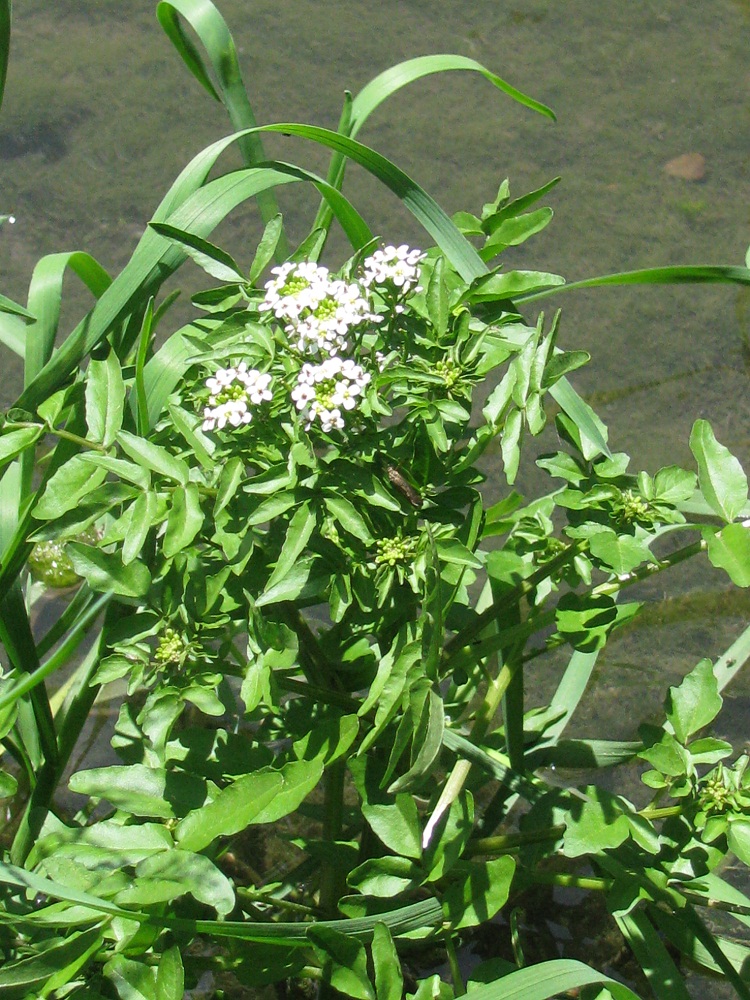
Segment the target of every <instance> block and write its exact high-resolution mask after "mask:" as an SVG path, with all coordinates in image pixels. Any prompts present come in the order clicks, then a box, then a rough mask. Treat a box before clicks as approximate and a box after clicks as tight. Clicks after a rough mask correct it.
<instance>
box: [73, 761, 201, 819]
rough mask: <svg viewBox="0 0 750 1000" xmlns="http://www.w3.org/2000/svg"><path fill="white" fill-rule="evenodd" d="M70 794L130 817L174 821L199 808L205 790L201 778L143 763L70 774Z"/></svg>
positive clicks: (96, 768) (98, 768)
mask: <svg viewBox="0 0 750 1000" xmlns="http://www.w3.org/2000/svg"><path fill="white" fill-rule="evenodd" d="M68 786H69V788H70V790H71V791H72V792H78V793H79V794H81V795H90V796H92V797H94V798H101V799H107V801H108V802H111V803H112V805H114V806H116V807H117V808H118V809H123V810H125V811H126V812H129V813H132V814H133V815H134V816H157V817H160V818H162V819H174V818H175V817H177V816H184V815H185V814H186V813H188V812H189V810H191V809H195V807H196V806H200V805H202V803H203V802H204V801H205V799H206V794H207V788H206V783H205V781H204V780H203V779H202V778H198V777H197V776H195V775H192V774H187V773H185V772H179V771H166V770H165V769H164V768H160V767H146V766H145V765H144V764H129V765H126V766H123V765H113V766H111V767H95V768H91V769H90V770H88V771H77V772H76V773H75V774H73V775H71V777H70V781H69V782H68Z"/></svg>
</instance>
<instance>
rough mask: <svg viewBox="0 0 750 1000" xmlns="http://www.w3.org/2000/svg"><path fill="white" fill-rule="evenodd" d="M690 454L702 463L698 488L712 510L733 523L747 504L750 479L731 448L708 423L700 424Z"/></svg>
mask: <svg viewBox="0 0 750 1000" xmlns="http://www.w3.org/2000/svg"><path fill="white" fill-rule="evenodd" d="M690 450H691V451H692V453H693V455H694V456H695V460H696V462H697V463H698V485H699V486H700V489H701V492H702V493H703V496H704V497H705V499H706V501H707V502H708V504H709V506H710V507H711V508H712V509H713V510H714V511H715V512H716V514H718V516H719V517H721V518H723V519H724V520H725V521H733V520H734V519H735V518H736V517H737V516H738V514H739V513H740V512H741V511H742V508H743V507H744V506H745V504H746V503H747V476H746V475H745V473H744V472H743V471H742V466H741V465H740V463H739V462H738V460H737V459H736V458H735V457H734V455H732V453H731V452H730V451H729V449H728V448H725V447H724V445H722V444H719V442H718V441H717V440H716V438H715V437H714V432H713V430H712V429H711V425H710V424H709V423H708V421H707V420H696V421H695V423H694V424H693V430H692V432H691V434H690Z"/></svg>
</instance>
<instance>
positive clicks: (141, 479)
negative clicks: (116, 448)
mask: <svg viewBox="0 0 750 1000" xmlns="http://www.w3.org/2000/svg"><path fill="white" fill-rule="evenodd" d="M76 457H77V458H80V459H81V461H83V462H88V463H89V464H90V465H96V466H97V467H98V468H100V469H106V470H107V472H111V473H112V474H113V475H115V476H117V478H118V479H124V480H125V481H126V482H128V483H133V484H134V485H135V486H138V487H139V488H140V489H142V490H147V489H148V488H149V487H150V486H151V473H150V472H149V471H148V469H144V468H143V466H142V465H137V464H136V463H135V462H129V461H127V459H124V458H114V457H113V456H112V455H102V453H101V452H98V451H96V452H93V451H86V452H84V453H83V454H82V455H77V456H76Z"/></svg>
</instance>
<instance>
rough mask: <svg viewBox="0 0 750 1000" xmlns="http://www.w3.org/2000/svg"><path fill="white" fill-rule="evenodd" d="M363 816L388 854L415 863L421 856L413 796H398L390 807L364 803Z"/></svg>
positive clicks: (420, 835)
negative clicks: (388, 850)
mask: <svg viewBox="0 0 750 1000" xmlns="http://www.w3.org/2000/svg"><path fill="white" fill-rule="evenodd" d="M362 815H363V816H364V818H365V819H366V820H367V822H368V824H369V826H370V827H371V829H372V830H373V832H374V833H375V835H376V836H377V837H378V839H379V840H381V841H382V842H383V843H384V844H385V846H386V847H388V848H390V850H392V851H394V852H396V853H397V854H405V855H406V857H407V858H414V859H416V860H418V859H419V858H420V857H421V856H422V830H421V827H420V824H419V813H418V811H417V806H416V803H415V802H414V798H413V796H411V795H409V794H408V793H407V792H399V794H398V795H396V797H395V799H394V801H393V802H392V803H374V804H372V803H369V802H364V801H363V802H362Z"/></svg>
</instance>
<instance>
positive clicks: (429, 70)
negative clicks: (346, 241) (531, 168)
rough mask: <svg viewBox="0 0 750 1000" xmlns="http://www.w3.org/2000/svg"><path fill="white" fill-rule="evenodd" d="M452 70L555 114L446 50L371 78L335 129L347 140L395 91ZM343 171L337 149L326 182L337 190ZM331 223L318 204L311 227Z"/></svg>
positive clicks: (324, 208)
mask: <svg viewBox="0 0 750 1000" xmlns="http://www.w3.org/2000/svg"><path fill="white" fill-rule="evenodd" d="M451 70H464V71H467V70H468V71H471V72H475V73H479V74H480V75H481V76H483V77H484V78H485V80H487V81H488V82H489V83H491V84H493V85H494V86H495V87H497V88H498V89H499V90H502V91H503V92H504V93H505V94H507V95H508V97H511V98H512V99H513V100H514V101H518V103H519V104H523V105H524V106H525V107H527V108H531V110H532V111H538V112H539V113H540V114H542V115H545V116H546V117H547V118H551V119H552V120H553V121H554V120H555V114H554V112H553V111H552V110H551V109H550V108H548V107H547V106H546V105H544V104H541V103H540V102H539V101H535V100H534V99H533V98H532V97H529V96H528V95H527V94H523V93H522V92H521V91H520V90H517V89H516V88H515V87H512V86H511V85H510V84H509V83H507V82H506V81H505V80H503V79H502V78H501V77H499V76H497V75H496V74H495V73H492V72H490V70H488V69H486V68H485V67H484V66H482V65H481V63H478V62H476V61H475V60H474V59H469V58H467V57H466V56H461V55H454V54H450V53H447V54H437V55H429V56H418V57H417V58H416V59H407V60H406V61H405V62H401V63H398V64H397V65H396V66H392V67H391V68H390V69H387V70H385V72H383V73H380V74H379V75H378V76H376V77H375V78H374V79H372V80H370V82H369V83H368V84H366V86H364V87H363V88H362V90H361V91H360V92H359V93H358V94H357V96H356V97H355V98H354V100H353V101H352V100H351V98H350V97H348V99H347V102H346V103H345V105H344V111H343V113H342V118H341V121H340V123H339V128H338V131H339V132H340V133H341V134H342V135H347V136H349V138H350V139H354V138H355V137H356V135H357V133H358V132H359V130H360V129H361V128H362V126H363V125H364V123H365V122H366V121H367V119H368V118H369V117H370V115H371V114H372V113H373V111H375V110H376V109H377V108H378V107H380V105H381V104H382V103H383V102H384V101H386V100H387V99H388V98H389V97H391V96H392V95H393V94H396V93H398V91H399V90H401V89H402V88H403V87H406V86H408V84H410V83H413V82H414V81H415V80H421V79H422V78H423V77H425V76H431V75H432V74H434V73H445V72H449V71H451ZM345 170H346V159H345V157H344V155H343V154H341V153H340V152H336V153H334V155H333V157H332V158H331V164H330V167H329V170H328V174H327V178H328V181H329V183H331V184H333V186H334V187H336V188H339V189H340V188H341V186H342V184H343V181H344V172H345ZM330 222H331V217H330V211H329V210H328V208H327V206H325V205H321V207H320V209H319V210H318V215H317V217H316V219H315V223H314V225H313V228H316V227H321V228H324V229H327V228H328V226H329V225H330Z"/></svg>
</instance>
